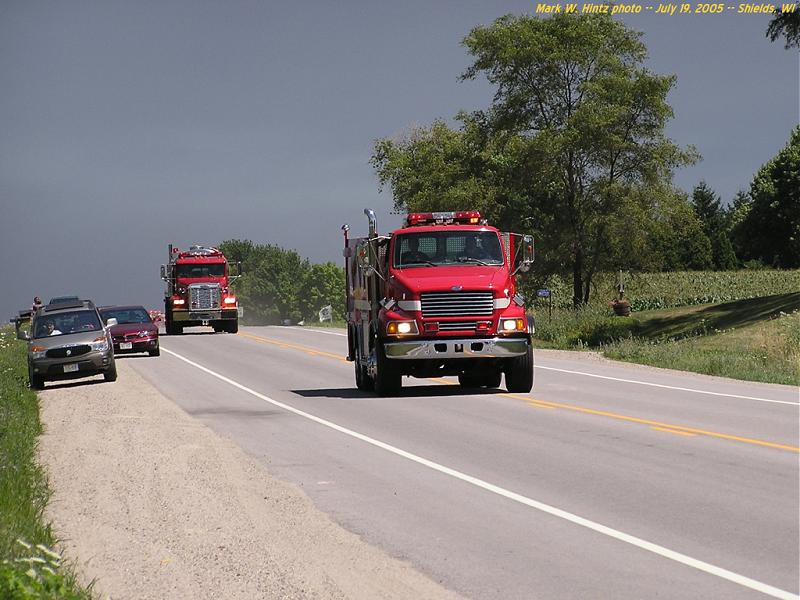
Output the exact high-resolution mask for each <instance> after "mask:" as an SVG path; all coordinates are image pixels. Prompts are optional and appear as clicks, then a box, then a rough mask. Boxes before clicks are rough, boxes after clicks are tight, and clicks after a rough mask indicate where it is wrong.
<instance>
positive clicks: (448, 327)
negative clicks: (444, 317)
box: [439, 321, 478, 331]
mask: <svg viewBox="0 0 800 600" xmlns="http://www.w3.org/2000/svg"><path fill="white" fill-rule="evenodd" d="M477 326H478V322H477V321H439V331H475V329H476V328H477Z"/></svg>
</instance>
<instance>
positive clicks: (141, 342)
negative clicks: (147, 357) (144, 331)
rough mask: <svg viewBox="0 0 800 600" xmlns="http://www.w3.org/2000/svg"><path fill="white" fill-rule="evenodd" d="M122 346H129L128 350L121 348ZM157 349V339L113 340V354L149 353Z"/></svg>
mask: <svg viewBox="0 0 800 600" xmlns="http://www.w3.org/2000/svg"><path fill="white" fill-rule="evenodd" d="M122 344H125V345H127V344H130V345H131V347H130V348H127V347H126V348H122ZM156 348H158V338H157V337H153V338H131V339H128V340H125V339H119V340H118V339H114V354H125V353H131V352H149V351H150V350H155V349H156Z"/></svg>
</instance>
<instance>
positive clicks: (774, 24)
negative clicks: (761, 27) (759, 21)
mask: <svg viewBox="0 0 800 600" xmlns="http://www.w3.org/2000/svg"><path fill="white" fill-rule="evenodd" d="M781 36H783V37H784V38H785V46H786V49H787V50H788V49H789V48H792V47H794V48H800V10H797V9H796V8H795V9H794V10H792V11H786V12H783V10H778V9H777V8H776V9H775V12H774V14H773V17H772V20H771V21H770V22H769V25H768V26H767V37H768V38H769V39H770V40H772V41H773V42H774V41H775V40H777V39H778V38H779V37H781Z"/></svg>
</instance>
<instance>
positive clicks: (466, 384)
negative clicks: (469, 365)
mask: <svg viewBox="0 0 800 600" xmlns="http://www.w3.org/2000/svg"><path fill="white" fill-rule="evenodd" d="M458 384H459V385H460V386H461V387H463V388H476V387H481V384H480V383H479V381H478V377H476V376H475V375H470V374H468V373H461V374H460V375H459V376H458Z"/></svg>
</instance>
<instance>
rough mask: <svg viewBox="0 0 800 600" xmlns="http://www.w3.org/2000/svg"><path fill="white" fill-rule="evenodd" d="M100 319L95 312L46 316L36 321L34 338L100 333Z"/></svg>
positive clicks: (75, 312)
mask: <svg viewBox="0 0 800 600" xmlns="http://www.w3.org/2000/svg"><path fill="white" fill-rule="evenodd" d="M102 328H103V326H102V325H100V319H99V318H98V317H97V311H95V310H76V311H72V312H63V313H59V314H54V315H44V316H42V317H40V318H38V319H36V326H35V331H34V336H33V337H34V338H45V337H50V336H51V335H68V334H70V333H84V332H86V331H100V330H101V329H102Z"/></svg>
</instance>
